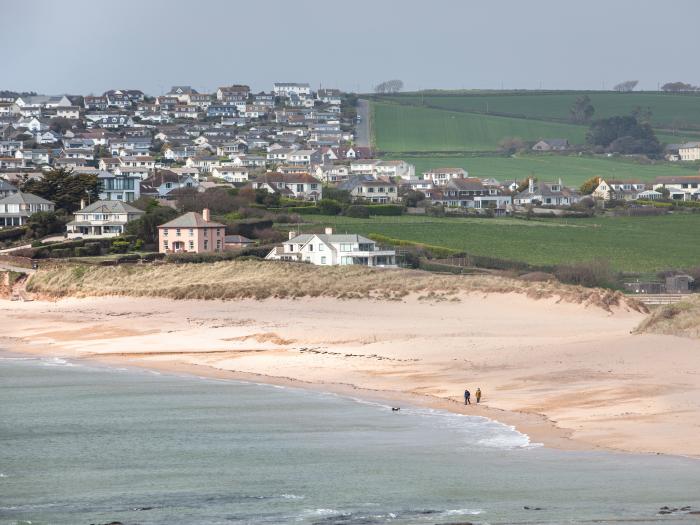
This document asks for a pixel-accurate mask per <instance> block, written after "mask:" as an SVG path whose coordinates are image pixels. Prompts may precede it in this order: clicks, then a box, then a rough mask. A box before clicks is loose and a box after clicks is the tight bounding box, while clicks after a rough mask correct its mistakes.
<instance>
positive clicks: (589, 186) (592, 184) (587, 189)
mask: <svg viewBox="0 0 700 525" xmlns="http://www.w3.org/2000/svg"><path fill="white" fill-rule="evenodd" d="M598 184H600V177H591V178H590V179H588V180H587V181H586V182H584V183H583V184H581V188H580V190H581V194H582V195H590V194H591V193H593V190H595V189H596V188H597V187H598Z"/></svg>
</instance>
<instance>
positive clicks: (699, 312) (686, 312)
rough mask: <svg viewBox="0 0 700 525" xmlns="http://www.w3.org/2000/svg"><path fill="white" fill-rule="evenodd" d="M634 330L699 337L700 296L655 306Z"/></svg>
mask: <svg viewBox="0 0 700 525" xmlns="http://www.w3.org/2000/svg"><path fill="white" fill-rule="evenodd" d="M636 332H637V333H654V334H664V335H676V336H680V337H691V338H695V339H697V338H700V298H698V297H696V296H692V297H688V298H687V299H685V300H683V301H681V302H678V303H675V304H667V305H664V306H661V307H659V308H657V309H656V310H654V311H653V313H652V314H651V315H650V316H649V317H647V318H646V319H645V320H644V321H643V322H642V323H641V324H640V325H639V327H638V328H637V329H636Z"/></svg>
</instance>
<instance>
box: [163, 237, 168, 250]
mask: <svg viewBox="0 0 700 525" xmlns="http://www.w3.org/2000/svg"><path fill="white" fill-rule="evenodd" d="M163 248H165V249H166V250H167V249H168V239H165V240H164V241H163Z"/></svg>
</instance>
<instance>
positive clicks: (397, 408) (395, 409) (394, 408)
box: [391, 407, 401, 412]
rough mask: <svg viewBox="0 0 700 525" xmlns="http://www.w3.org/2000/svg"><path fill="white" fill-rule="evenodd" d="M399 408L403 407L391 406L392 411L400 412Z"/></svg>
mask: <svg viewBox="0 0 700 525" xmlns="http://www.w3.org/2000/svg"><path fill="white" fill-rule="evenodd" d="M399 410H401V407H391V411H392V412H398V411H399Z"/></svg>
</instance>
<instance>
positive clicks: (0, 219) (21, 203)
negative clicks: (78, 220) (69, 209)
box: [0, 183, 54, 228]
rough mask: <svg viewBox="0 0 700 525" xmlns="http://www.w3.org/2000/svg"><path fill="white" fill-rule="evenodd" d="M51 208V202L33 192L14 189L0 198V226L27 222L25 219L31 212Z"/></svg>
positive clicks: (52, 204) (52, 206)
mask: <svg viewBox="0 0 700 525" xmlns="http://www.w3.org/2000/svg"><path fill="white" fill-rule="evenodd" d="M5 184H7V183H5ZM8 186H9V185H8ZM53 210H54V203H53V202H51V201H47V200H46V199H43V198H41V197H39V196H38V195H34V194H33V193H24V192H21V191H15V192H14V193H11V194H9V195H8V196H7V197H4V198H2V199H0V227H3V228H6V227H8V226H22V225H24V224H26V223H27V219H28V218H29V217H31V216H32V215H33V214H35V213H37V212H40V211H53Z"/></svg>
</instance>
